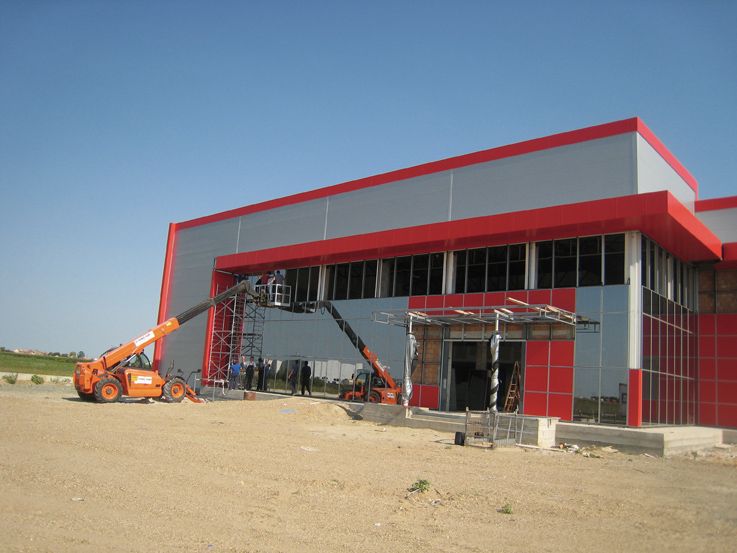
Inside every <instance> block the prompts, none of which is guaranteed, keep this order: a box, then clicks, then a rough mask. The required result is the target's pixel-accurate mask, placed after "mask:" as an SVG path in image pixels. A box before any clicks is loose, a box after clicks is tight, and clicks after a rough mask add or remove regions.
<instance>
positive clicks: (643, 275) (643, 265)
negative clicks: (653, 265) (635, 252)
mask: <svg viewBox="0 0 737 553" xmlns="http://www.w3.org/2000/svg"><path fill="white" fill-rule="evenodd" d="M640 248H641V251H640V254H641V258H640V279H641V280H642V283H641V284H642V285H643V286H647V276H648V270H647V261H648V256H647V238H645V237H644V236H643V237H642V238H641V240H640Z"/></svg>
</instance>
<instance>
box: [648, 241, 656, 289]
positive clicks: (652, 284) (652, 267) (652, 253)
mask: <svg viewBox="0 0 737 553" xmlns="http://www.w3.org/2000/svg"><path fill="white" fill-rule="evenodd" d="M647 243H648V250H647V251H648V253H649V257H650V262H649V263H648V269H649V272H650V276H649V277H648V279H647V287H648V288H650V290H655V275H656V273H657V271H656V267H655V265H656V263H655V261H656V256H655V248H654V247H653V246H654V244H653V243H652V242H651V241H649V240H648V242H647Z"/></svg>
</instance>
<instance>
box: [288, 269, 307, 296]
mask: <svg viewBox="0 0 737 553" xmlns="http://www.w3.org/2000/svg"><path fill="white" fill-rule="evenodd" d="M309 286H310V269H309V267H302V268H301V269H299V271H298V272H297V293H296V296H295V297H296V298H297V301H307V289H308V288H309ZM292 293H294V292H292Z"/></svg>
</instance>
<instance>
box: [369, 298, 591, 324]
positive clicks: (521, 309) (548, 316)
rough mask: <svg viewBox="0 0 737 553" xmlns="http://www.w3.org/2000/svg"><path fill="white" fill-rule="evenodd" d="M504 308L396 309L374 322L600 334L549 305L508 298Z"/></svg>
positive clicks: (380, 314)
mask: <svg viewBox="0 0 737 553" xmlns="http://www.w3.org/2000/svg"><path fill="white" fill-rule="evenodd" d="M508 301H509V302H511V303H507V304H504V305H494V306H488V305H487V306H483V307H463V308H461V307H437V308H427V309H395V310H389V311H374V312H373V320H374V322H377V323H380V324H386V325H394V326H403V327H411V326H412V324H420V325H435V326H451V325H462V326H466V325H475V324H495V325H496V324H498V323H510V324H522V325H528V324H538V323H547V324H553V323H562V324H566V325H569V326H575V327H576V328H577V329H578V330H584V331H585V330H588V331H593V332H597V331H598V328H599V322H598V321H594V320H592V319H590V318H588V317H584V316H582V315H577V314H576V313H574V312H572V311H567V310H565V309H561V308H559V307H555V306H553V305H548V304H529V303H526V302H523V301H520V300H516V299H514V298H508Z"/></svg>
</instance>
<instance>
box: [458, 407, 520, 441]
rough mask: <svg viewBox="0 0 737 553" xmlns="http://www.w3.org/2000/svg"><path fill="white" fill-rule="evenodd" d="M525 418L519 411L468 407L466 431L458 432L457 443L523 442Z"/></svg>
mask: <svg viewBox="0 0 737 553" xmlns="http://www.w3.org/2000/svg"><path fill="white" fill-rule="evenodd" d="M524 430H525V418H524V417H523V416H520V415H518V414H517V413H497V412H494V411H490V410H486V411H470V410H468V409H466V425H465V431H464V432H456V435H455V444H456V445H477V446H481V447H490V448H494V447H498V446H508V445H515V444H519V443H521V442H522V436H523V434H524Z"/></svg>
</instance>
